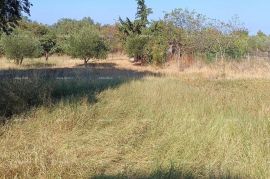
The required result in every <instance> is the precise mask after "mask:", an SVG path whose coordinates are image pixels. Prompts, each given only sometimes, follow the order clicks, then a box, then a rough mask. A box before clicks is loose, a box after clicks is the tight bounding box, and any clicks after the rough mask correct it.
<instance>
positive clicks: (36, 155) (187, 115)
mask: <svg viewBox="0 0 270 179" xmlns="http://www.w3.org/2000/svg"><path fill="white" fill-rule="evenodd" d="M116 62H117V61H116ZM117 63H118V62H117ZM102 64H104V65H102ZM105 64H106V63H99V64H96V65H95V66H91V67H89V68H86V69H85V68H84V67H83V69H84V70H89V71H91V72H92V73H94V72H97V71H98V70H100V69H104V68H105V69H107V70H108V71H111V72H113V71H114V72H115V73H114V75H111V76H112V77H113V76H114V77H116V76H119V75H117V73H119V72H121V71H125V70H126V71H128V73H129V74H131V73H132V74H138V75H137V76H130V77H129V78H112V79H106V78H102V79H98V78H97V79H91V78H89V79H87V78H83V79H81V80H78V79H54V78H49V79H44V78H43V77H42V76H35V77H32V76H30V77H29V79H28V80H25V79H23V78H22V79H18V78H17V79H6V80H5V81H1V85H0V90H1V102H3V100H8V101H9V103H1V104H6V105H1V110H3V109H6V111H7V109H9V110H10V112H13V113H14V115H13V116H10V118H6V119H7V121H6V122H5V125H4V126H3V127H1V128H0V131H1V136H0V143H1V145H0V150H1V153H0V175H1V176H2V177H6V178H13V177H19V178H37V177H38V178H54V177H62V178H89V177H90V178H181V177H182V178H201V177H204V178H211V177H212V178H215V177H216V178H269V177H270V173H269V171H270V164H269V162H270V161H269V159H270V120H269V119H270V116H269V114H270V106H269V101H270V93H269V90H267V89H269V88H270V81H269V80H267V79H238V80H228V79H225V78H223V79H222V78H220V79H209V78H205V77H203V76H199V75H198V74H195V73H193V74H189V73H184V72H183V73H181V74H179V75H172V74H171V75H157V74H155V73H150V72H148V73H145V72H144V73H143V72H142V71H139V70H135V69H123V68H120V67H118V65H119V64H118V65H115V66H109V67H108V66H107V67H106V65H105ZM104 66H105V67H104ZM54 68H56V67H54ZM73 68H74V67H73ZM114 68H115V69H114ZM137 68H138V69H141V70H142V69H144V68H145V67H137ZM56 69H57V68H56ZM71 69H72V68H71ZM24 70H27V69H24ZM43 70H45V69H43ZM51 70H52V69H51ZM93 71H94V72H93ZM102 72H104V71H102ZM2 73H5V71H2ZM13 73H15V74H16V73H20V69H17V71H16V70H15V71H13ZM65 73H66V74H68V73H67V72H65ZM56 74H57V75H59V74H61V73H56ZM81 74H84V73H83V72H81ZM90 74H91V73H90ZM97 74H98V75H100V76H103V77H104V76H105V77H106V76H109V74H108V73H104V74H103V73H97ZM102 74H103V75H102ZM120 74H121V73H120ZM125 74H127V73H125ZM40 75H41V74H40ZM120 76H121V75H120ZM37 77H39V78H37ZM15 87H16V88H15ZM15 89H16V90H15ZM7 98H8V99H7ZM2 112H3V111H2Z"/></svg>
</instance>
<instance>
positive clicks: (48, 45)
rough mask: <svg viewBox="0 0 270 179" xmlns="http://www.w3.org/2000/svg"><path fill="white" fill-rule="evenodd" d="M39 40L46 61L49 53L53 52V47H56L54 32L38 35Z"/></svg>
mask: <svg viewBox="0 0 270 179" xmlns="http://www.w3.org/2000/svg"><path fill="white" fill-rule="evenodd" d="M39 41H40V45H41V47H42V51H43V55H44V56H45V59H46V61H48V59H49V56H50V54H51V53H53V52H54V48H55V47H56V36H55V35H54V34H46V35H43V36H42V37H40V39H39Z"/></svg>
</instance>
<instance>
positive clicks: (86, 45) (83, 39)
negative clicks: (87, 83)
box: [67, 28, 109, 63]
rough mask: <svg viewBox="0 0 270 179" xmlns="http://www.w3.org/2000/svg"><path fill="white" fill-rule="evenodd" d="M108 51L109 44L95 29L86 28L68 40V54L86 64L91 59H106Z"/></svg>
mask: <svg viewBox="0 0 270 179" xmlns="http://www.w3.org/2000/svg"><path fill="white" fill-rule="evenodd" d="M108 51H109V47H108V45H107V43H106V42H105V41H104V40H103V39H102V38H101V37H100V34H99V33H98V32H97V31H96V30H95V29H94V28H84V29H82V30H80V31H79V32H78V33H76V34H73V35H71V37H70V38H69V39H68V47H67V53H68V54H70V55H71V56H72V57H74V58H80V59H83V60H84V62H85V63H87V62H88V61H89V60H90V59H105V58H106V57H107V55H108Z"/></svg>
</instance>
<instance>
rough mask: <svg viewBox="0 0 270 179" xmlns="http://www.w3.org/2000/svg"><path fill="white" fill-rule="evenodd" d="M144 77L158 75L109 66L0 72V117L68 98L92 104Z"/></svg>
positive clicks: (3, 117)
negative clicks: (101, 95)
mask: <svg viewBox="0 0 270 179" xmlns="http://www.w3.org/2000/svg"><path fill="white" fill-rule="evenodd" d="M145 76H159V74H156V73H151V72H148V71H145V72H138V71H134V70H128V69H118V68H116V67H115V64H111V63H110V64H109V63H108V64H106V63H103V64H94V65H89V66H88V67H87V68H85V67H80V66H78V67H74V68H53V69H48V68H42V69H24V70H0V118H2V120H8V119H9V118H10V117H12V116H13V115H14V114H21V113H25V112H27V111H29V110H30V109H31V108H33V107H38V106H40V105H53V104H55V103H57V102H58V101H59V100H68V99H71V98H72V99H74V98H80V97H88V99H89V104H92V103H95V102H97V99H96V95H97V94H98V93H100V92H102V91H104V90H106V89H109V88H116V87H118V86H120V85H122V84H124V83H128V82H130V81H133V80H139V79H141V78H143V77H145ZM1 116H2V117H1Z"/></svg>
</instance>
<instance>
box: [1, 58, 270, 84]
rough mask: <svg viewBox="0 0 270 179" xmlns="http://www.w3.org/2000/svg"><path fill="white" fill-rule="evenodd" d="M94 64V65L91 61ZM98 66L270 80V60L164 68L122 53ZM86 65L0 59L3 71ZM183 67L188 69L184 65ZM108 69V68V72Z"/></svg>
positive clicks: (75, 61) (172, 64) (66, 60)
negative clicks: (132, 59)
mask: <svg viewBox="0 0 270 179" xmlns="http://www.w3.org/2000/svg"><path fill="white" fill-rule="evenodd" d="M92 63H93V62H92ZM94 63H95V64H114V67H115V68H117V69H125V70H134V71H138V72H144V71H148V72H153V73H161V74H164V75H169V76H180V77H185V76H187V77H188V78H193V77H194V78H198V77H199V78H206V79H220V78H222V79H270V61H267V60H259V59H257V60H249V61H247V60H243V61H240V62H236V61H230V62H220V61H219V62H214V63H211V64H206V63H204V62H202V61H197V62H195V63H194V64H192V65H189V66H188V67H187V66H186V67H184V68H183V67H180V68H179V67H178V65H177V63H176V62H170V63H168V64H166V65H165V66H162V67H160V66H159V67H158V66H156V67H155V66H140V65H134V64H132V63H131V62H130V61H129V58H128V57H127V56H125V55H121V54H111V55H109V58H108V59H107V60H101V61H95V62H94ZM78 66H83V65H82V61H81V60H79V59H72V58H70V57H68V56H52V57H50V59H49V61H48V62H46V61H45V60H44V59H43V58H41V59H25V61H24V63H23V65H22V66H18V65H15V64H14V63H12V62H10V61H8V60H7V59H5V58H1V59H0V69H28V68H74V67H78ZM181 66H185V65H184V64H181ZM108 70H109V69H108Z"/></svg>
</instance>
